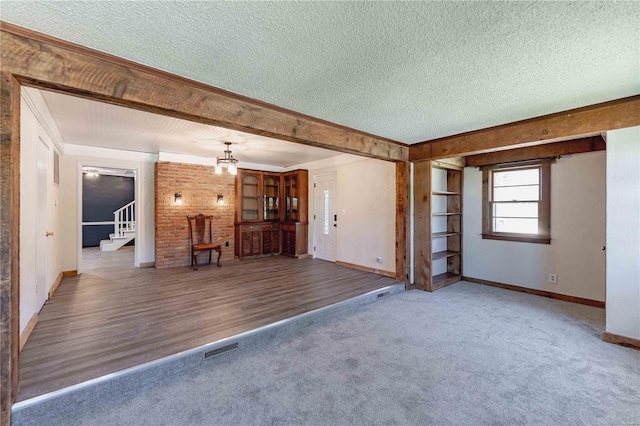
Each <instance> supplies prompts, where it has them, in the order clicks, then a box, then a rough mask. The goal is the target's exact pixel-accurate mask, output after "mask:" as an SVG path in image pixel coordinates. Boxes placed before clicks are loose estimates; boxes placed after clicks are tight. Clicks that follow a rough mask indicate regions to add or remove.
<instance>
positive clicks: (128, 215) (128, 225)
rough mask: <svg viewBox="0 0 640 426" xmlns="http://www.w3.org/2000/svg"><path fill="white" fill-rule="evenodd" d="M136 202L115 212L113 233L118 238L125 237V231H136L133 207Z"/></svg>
mask: <svg viewBox="0 0 640 426" xmlns="http://www.w3.org/2000/svg"><path fill="white" fill-rule="evenodd" d="M135 203H136V202H135V201H132V202H130V203H129V204H125V205H124V206H122V207H120V208H119V209H118V210H116V211H114V212H113V223H114V225H113V228H114V229H113V233H114V234H115V235H116V236H118V237H123V236H124V233H125V231H133V230H135V226H136V225H135V223H136V222H135V220H133V207H134V205H135Z"/></svg>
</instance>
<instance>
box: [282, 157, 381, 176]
mask: <svg viewBox="0 0 640 426" xmlns="http://www.w3.org/2000/svg"><path fill="white" fill-rule="evenodd" d="M363 160H371V158H369V157H362V156H360V155H353V154H341V155H336V156H334V157H329V158H325V159H322V160H315V161H310V162H308V163H301V164H298V165H296V166H290V167H285V168H284V171H285V172H289V171H291V170H297V169H306V170H320V169H325V168H327V167H336V166H341V165H343V164H349V163H355V162H356V161H363ZM381 161H384V160H381Z"/></svg>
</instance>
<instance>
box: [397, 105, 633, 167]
mask: <svg viewBox="0 0 640 426" xmlns="http://www.w3.org/2000/svg"><path fill="white" fill-rule="evenodd" d="M633 126H640V95H636V96H631V97H628V98H623V99H617V100H615V101H610V102H604V103H601V104H596V105H591V106H587V107H583V108H578V109H573V110H569V111H563V112H559V113H556V114H550V115H544V116H541V117H536V118H531V119H528V120H522V121H516V122H513V123H508V124H503V125H501V126H496V127H489V128H487V129H482V130H476V131H473V132H468V133H461V134H459V135H454V136H449V137H445V138H440V139H434V140H432V141H426V142H421V143H419V144H415V145H411V147H410V149H409V161H421V160H429V159H437V158H445V157H452V156H456V155H465V156H467V155H473V154H481V153H485V152H493V151H499V150H505V149H513V148H520V147H525V146H535V145H540V144H545V143H550V142H558V141H560V140H566V139H570V138H578V137H585V136H595V135H598V134H600V133H602V132H605V131H607V130H614V129H621V128H624V127H633Z"/></svg>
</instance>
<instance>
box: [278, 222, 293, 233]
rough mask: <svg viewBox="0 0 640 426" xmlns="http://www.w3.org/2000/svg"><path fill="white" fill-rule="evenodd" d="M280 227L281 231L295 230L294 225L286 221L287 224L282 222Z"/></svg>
mask: <svg viewBox="0 0 640 426" xmlns="http://www.w3.org/2000/svg"><path fill="white" fill-rule="evenodd" d="M281 228H282V230H283V231H295V230H296V225H295V224H293V223H288V224H284V223H283V224H282V225H281Z"/></svg>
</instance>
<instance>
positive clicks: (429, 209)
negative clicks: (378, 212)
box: [413, 158, 464, 291]
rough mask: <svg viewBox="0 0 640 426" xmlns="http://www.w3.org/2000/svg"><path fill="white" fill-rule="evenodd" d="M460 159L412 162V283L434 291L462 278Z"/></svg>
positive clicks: (461, 166)
mask: <svg viewBox="0 0 640 426" xmlns="http://www.w3.org/2000/svg"><path fill="white" fill-rule="evenodd" d="M463 170H464V159H463V158H448V159H441V160H432V161H421V162H417V163H415V164H414V188H415V189H414V191H415V192H414V197H413V198H414V210H415V212H414V217H415V225H414V232H415V236H416V237H415V238H414V244H415V246H414V253H415V270H414V283H415V286H416V288H418V289H421V290H426V291H435V290H438V289H440V288H442V287H445V286H447V285H449V284H453V283H455V282H457V281H459V280H460V279H461V278H462V235H463V234H462V188H463V185H462V178H463Z"/></svg>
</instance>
